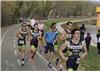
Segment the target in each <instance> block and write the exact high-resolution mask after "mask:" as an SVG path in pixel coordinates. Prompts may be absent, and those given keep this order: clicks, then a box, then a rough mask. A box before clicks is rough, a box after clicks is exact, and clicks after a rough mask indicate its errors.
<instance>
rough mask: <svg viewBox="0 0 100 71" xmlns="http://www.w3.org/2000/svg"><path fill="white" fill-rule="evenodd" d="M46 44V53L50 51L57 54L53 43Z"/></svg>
mask: <svg viewBox="0 0 100 71" xmlns="http://www.w3.org/2000/svg"><path fill="white" fill-rule="evenodd" d="M46 44H47V45H46V46H45V53H48V51H50V52H55V50H54V45H53V43H46Z"/></svg>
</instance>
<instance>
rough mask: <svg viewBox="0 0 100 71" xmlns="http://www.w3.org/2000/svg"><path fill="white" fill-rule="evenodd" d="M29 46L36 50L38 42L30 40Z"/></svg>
mask: <svg viewBox="0 0 100 71" xmlns="http://www.w3.org/2000/svg"><path fill="white" fill-rule="evenodd" d="M30 45H31V46H34V47H35V48H38V40H37V41H33V40H31V41H30Z"/></svg>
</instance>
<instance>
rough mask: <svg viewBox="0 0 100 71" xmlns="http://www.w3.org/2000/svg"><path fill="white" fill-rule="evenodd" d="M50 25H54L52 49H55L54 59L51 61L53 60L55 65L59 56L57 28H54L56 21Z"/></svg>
mask: <svg viewBox="0 0 100 71" xmlns="http://www.w3.org/2000/svg"><path fill="white" fill-rule="evenodd" d="M52 26H53V27H54V32H55V33H56V34H57V38H56V40H55V41H54V43H53V44H54V49H55V57H54V58H55V59H54V60H53V61H55V65H58V62H59V58H58V30H57V28H56V23H52Z"/></svg>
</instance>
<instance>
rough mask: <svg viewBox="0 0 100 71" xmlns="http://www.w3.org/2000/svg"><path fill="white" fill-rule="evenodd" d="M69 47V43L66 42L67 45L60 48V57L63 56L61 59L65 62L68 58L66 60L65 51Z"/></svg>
mask: <svg viewBox="0 0 100 71" xmlns="http://www.w3.org/2000/svg"><path fill="white" fill-rule="evenodd" d="M66 47H67V41H65V43H64V44H63V45H62V46H61V47H60V49H59V53H60V56H61V58H62V59H63V60H64V61H66V60H67V59H68V58H66V57H65V56H64V53H63V50H64V49H65V48H66Z"/></svg>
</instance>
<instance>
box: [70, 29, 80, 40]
mask: <svg viewBox="0 0 100 71" xmlns="http://www.w3.org/2000/svg"><path fill="white" fill-rule="evenodd" d="M71 33H72V39H73V38H75V39H80V30H79V29H73V30H72V32H71Z"/></svg>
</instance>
